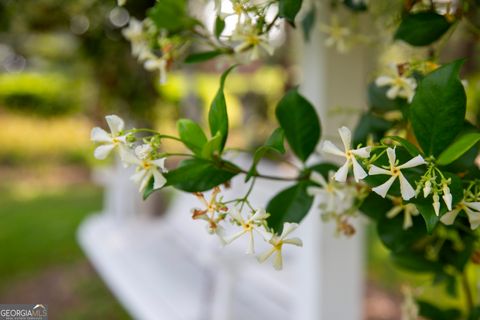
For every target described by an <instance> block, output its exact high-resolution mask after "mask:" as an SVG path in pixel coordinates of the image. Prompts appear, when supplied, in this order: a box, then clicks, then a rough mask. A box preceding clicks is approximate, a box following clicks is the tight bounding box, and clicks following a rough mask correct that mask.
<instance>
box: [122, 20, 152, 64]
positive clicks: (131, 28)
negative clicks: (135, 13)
mask: <svg viewBox="0 0 480 320" xmlns="http://www.w3.org/2000/svg"><path fill="white" fill-rule="evenodd" d="M122 34H123V36H124V37H125V38H126V39H127V40H128V41H130V44H131V47H132V55H134V56H135V57H139V59H140V60H143V58H144V57H145V56H146V55H148V54H149V52H150V50H149V49H148V45H147V42H146V40H145V35H144V32H143V22H141V21H139V20H137V19H135V18H131V19H130V22H129V24H128V27H126V28H124V29H123V30H122Z"/></svg>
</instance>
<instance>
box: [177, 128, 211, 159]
mask: <svg viewBox="0 0 480 320" xmlns="http://www.w3.org/2000/svg"><path fill="white" fill-rule="evenodd" d="M177 130H178V134H179V136H180V139H182V142H183V143H184V144H185V146H187V148H189V149H190V150H192V151H193V153H195V154H197V155H198V154H200V153H201V152H202V148H203V146H204V145H205V143H207V137H206V136H205V133H203V130H202V128H200V126H199V125H198V124H197V123H195V122H193V121H192V120H190V119H180V120H178V121H177Z"/></svg>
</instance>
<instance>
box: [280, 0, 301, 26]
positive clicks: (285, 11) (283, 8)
mask: <svg viewBox="0 0 480 320" xmlns="http://www.w3.org/2000/svg"><path fill="white" fill-rule="evenodd" d="M279 1H280V3H279V8H278V14H279V15H280V17H282V18H285V19H286V20H287V21H288V22H289V23H290V25H292V26H295V17H296V16H297V14H298V12H299V11H300V9H301V8H302V0H279Z"/></svg>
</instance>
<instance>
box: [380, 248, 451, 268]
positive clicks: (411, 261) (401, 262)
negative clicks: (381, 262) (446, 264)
mask: <svg viewBox="0 0 480 320" xmlns="http://www.w3.org/2000/svg"><path fill="white" fill-rule="evenodd" d="M390 259H391V260H392V262H393V263H394V264H395V265H397V266H399V267H400V268H403V269H406V270H410V271H415V272H427V273H433V272H436V271H441V270H442V269H443V266H442V264H441V263H439V262H438V261H431V260H428V259H426V258H425V254H424V253H423V252H420V253H417V252H404V253H396V254H395V253H391V254H390Z"/></svg>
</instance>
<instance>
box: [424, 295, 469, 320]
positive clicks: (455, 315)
mask: <svg viewBox="0 0 480 320" xmlns="http://www.w3.org/2000/svg"><path fill="white" fill-rule="evenodd" d="M417 303H418V306H419V307H420V315H421V316H422V317H423V318H426V319H429V320H458V319H461V316H462V313H461V311H460V310H458V309H454V308H450V309H446V310H445V309H440V308H438V307H437V306H435V305H433V304H431V303H429V302H427V301H422V300H418V301H417Z"/></svg>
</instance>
